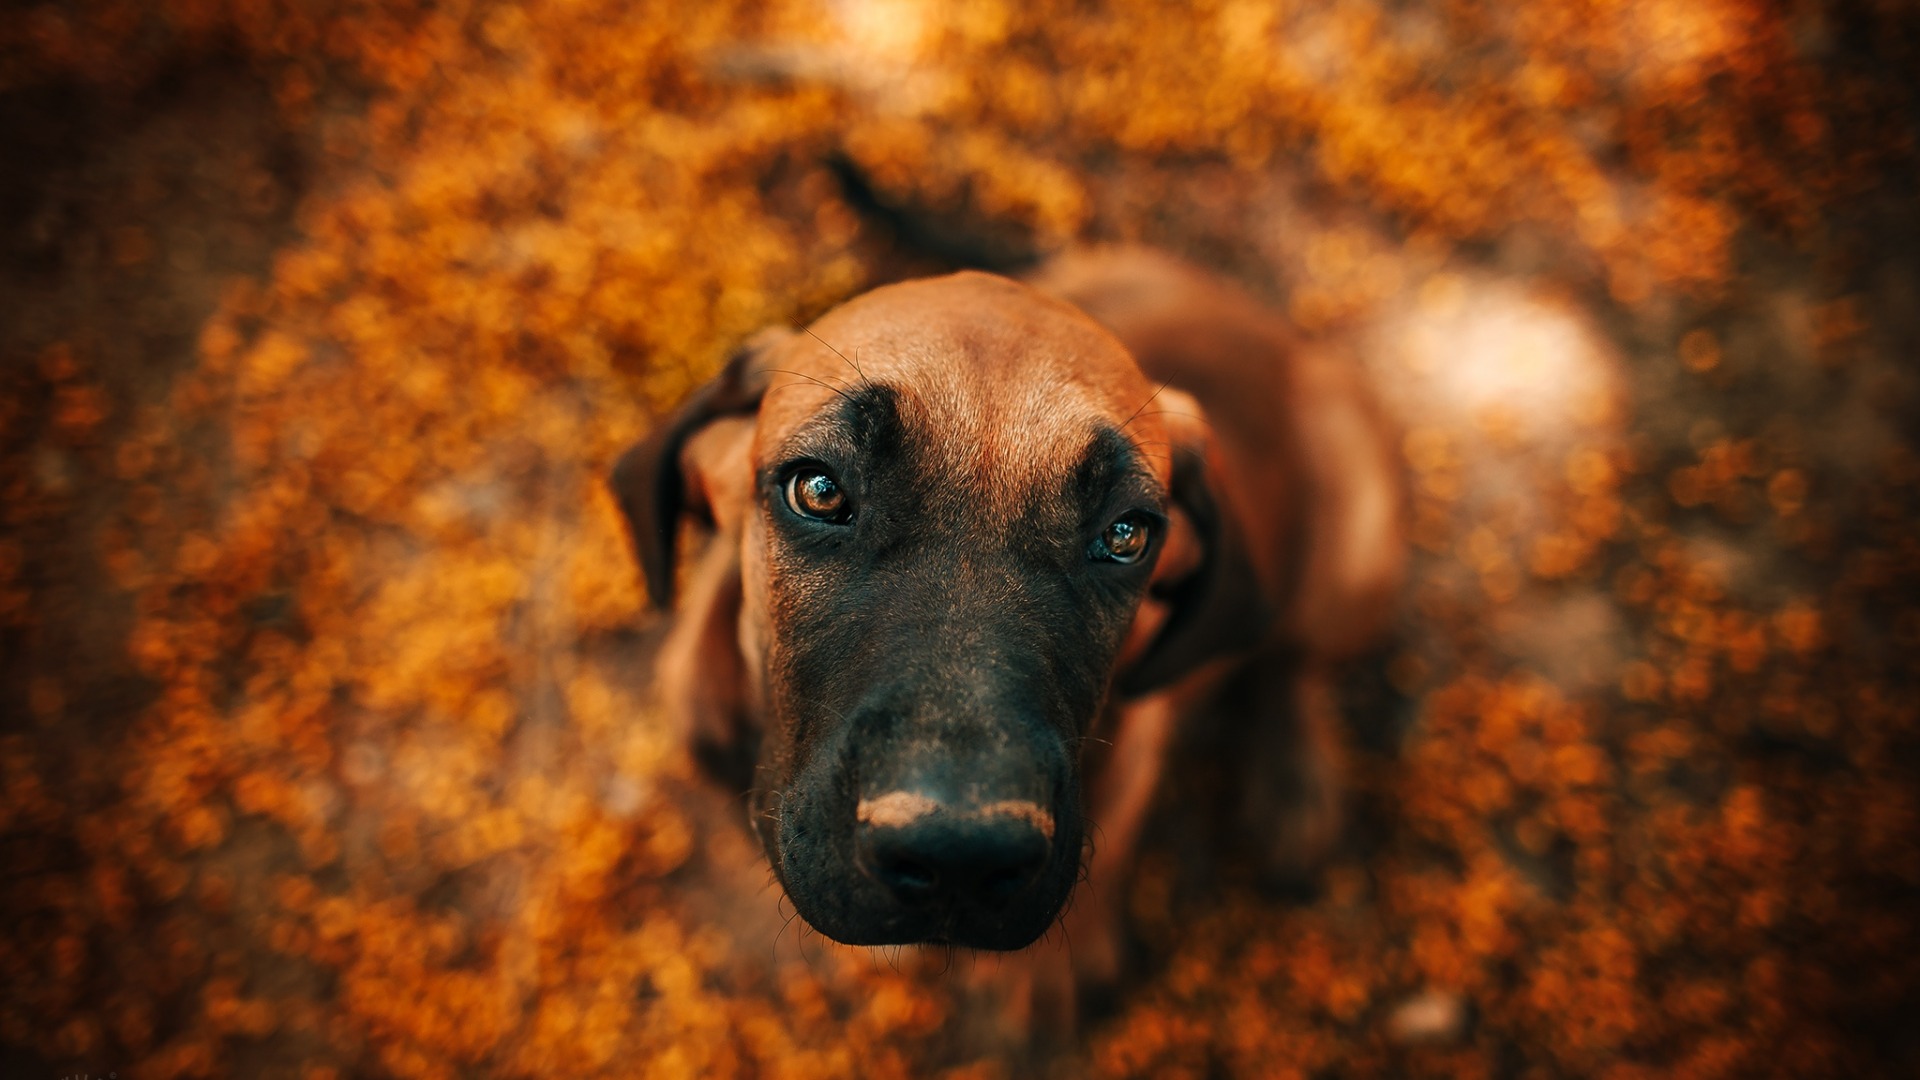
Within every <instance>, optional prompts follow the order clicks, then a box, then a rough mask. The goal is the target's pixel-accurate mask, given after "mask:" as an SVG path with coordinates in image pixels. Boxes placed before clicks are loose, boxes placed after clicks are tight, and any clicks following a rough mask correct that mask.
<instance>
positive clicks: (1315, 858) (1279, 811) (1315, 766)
mask: <svg viewBox="0 0 1920 1080" xmlns="http://www.w3.org/2000/svg"><path fill="white" fill-rule="evenodd" d="M1237 681H1238V680H1237ZM1243 695H1244V696H1243ZM1224 704H1227V705H1228V707H1229V708H1232V709H1233V710H1234V711H1235V712H1237V713H1239V716H1238V717H1235V718H1234V719H1235V720H1236V721H1237V723H1239V724H1243V725H1245V726H1244V727H1243V728H1242V729H1241V730H1242V731H1243V732H1244V744H1243V745H1244V747H1245V749H1246V754H1247V756H1246V758H1245V759H1244V760H1245V761H1246V763H1247V764H1246V774H1245V779H1244V780H1243V786H1242V788H1241V790H1242V791H1243V792H1244V798H1243V801H1242V813H1241V821H1242V825H1243V827H1244V828H1245V830H1246V835H1247V837H1248V838H1249V840H1250V842H1251V843H1250V846H1251V848H1252V854H1253V855H1254V857H1255V859H1256V861H1257V864H1258V866H1259V869H1260V870H1261V872H1262V874H1263V876H1264V877H1265V878H1266V879H1267V883H1268V884H1269V885H1271V886H1274V887H1276V888H1283V889H1289V890H1295V889H1303V888H1306V887H1307V886H1309V885H1310V883H1311V882H1312V880H1313V876H1314V874H1315V873H1316V872H1317V871H1318V870H1319V868H1320V867H1321V865H1322V864H1324V863H1325V862H1326V860H1327V858H1328V857H1329V856H1330V855H1332V853H1333V850H1334V848H1335V846H1336V845H1337V844H1338V843H1339V840H1340V835H1341V832H1342V830H1343V829H1344V827H1345V815H1344V812H1343V803H1344V798H1343V790H1342V789H1343V780H1342V777H1343V775H1344V757H1345V755H1344V754H1343V752H1342V742H1341V737H1340V709H1339V702H1338V699H1337V698H1336V697H1335V695H1334V692H1333V686H1332V681H1331V677H1330V676H1329V674H1328V672H1327V671H1326V670H1325V669H1324V668H1323V667H1322V666H1321V665H1319V664H1315V663H1313V662H1311V661H1301V660H1294V659H1290V658H1282V657H1267V658H1261V659H1257V660H1255V661H1253V662H1251V663H1250V664H1249V665H1248V668H1247V671H1246V673H1245V676H1244V681H1240V685H1238V686H1236V687H1235V688H1234V689H1233V690H1232V691H1230V692H1229V698H1228V701H1227V702H1225V703H1224ZM1230 715H1231V714H1230Z"/></svg>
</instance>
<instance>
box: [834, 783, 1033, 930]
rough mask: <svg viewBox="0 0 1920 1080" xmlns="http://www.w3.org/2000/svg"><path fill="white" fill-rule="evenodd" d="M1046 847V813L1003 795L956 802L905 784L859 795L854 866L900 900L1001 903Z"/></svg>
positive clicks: (1028, 878) (1026, 879) (1029, 878)
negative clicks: (976, 801)
mask: <svg viewBox="0 0 1920 1080" xmlns="http://www.w3.org/2000/svg"><path fill="white" fill-rule="evenodd" d="M1052 851H1053V815H1052V814H1051V813H1049V812H1048V811H1047V810H1046V809H1045V808H1043V807H1041V806H1039V805H1038V804H1036V803H1032V802H1028V801H1025V800H1008V801H1004V802H996V803H990V804H987V805H985V806H979V807H965V808H961V807H955V806H951V805H949V804H946V803H943V802H939V801H936V800H934V799H930V798H928V797H926V796H923V795H919V794H916V793H912V792H905V791H895V792H891V793H888V794H886V795H882V796H880V797H878V798H870V799H862V800H861V801H860V808H859V837H858V856H859V864H860V869H861V870H862V871H863V872H864V873H866V874H867V875H868V876H869V877H871V878H873V879H874V880H875V881H878V882H879V883H880V884H882V885H884V886H886V887H887V889H888V890H890V891H891V892H892V893H893V895H894V896H895V897H896V898H897V899H899V900H900V901H901V902H902V903H905V904H910V905H915V906H920V905H929V906H932V905H951V904H957V903H965V904H971V905H974V906H978V907H982V908H988V909H994V908H1001V907H1005V906H1006V905H1007V904H1008V903H1009V902H1011V901H1012V900H1013V899H1014V898H1015V897H1017V896H1019V895H1020V894H1021V893H1022V892H1023V891H1025V889H1026V888H1027V886H1029V885H1031V884H1033V882H1034V880H1035V879H1036V878H1038V877H1039V876H1040V872H1041V871H1042V870H1044V869H1045V868H1046V866H1047V862H1048V857H1049V856H1050V855H1051V854H1052Z"/></svg>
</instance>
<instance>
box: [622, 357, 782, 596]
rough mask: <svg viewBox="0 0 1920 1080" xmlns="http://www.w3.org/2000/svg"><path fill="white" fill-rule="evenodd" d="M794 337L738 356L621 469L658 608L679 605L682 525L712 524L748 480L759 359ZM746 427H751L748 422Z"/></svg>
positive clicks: (631, 525)
mask: <svg viewBox="0 0 1920 1080" xmlns="http://www.w3.org/2000/svg"><path fill="white" fill-rule="evenodd" d="M787 336H789V332H788V331H785V330H779V329H774V330H768V331H763V332H762V333H761V334H759V335H757V336H756V337H754V338H753V339H752V340H751V341H749V342H747V344H745V345H744V346H742V347H741V348H740V349H738V350H737V351H735V352H734V354H733V356H732V357H731V358H730V359H729V360H728V361H727V365H726V367H725V368H723V369H721V371H720V374H719V375H717V376H715V377H714V378H713V380H712V381H710V382H708V383H707V384H706V385H705V386H702V387H701V388H700V389H698V390H696V391H694V392H693V394H692V396H690V397H688V398H687V400H686V402H685V403H684V404H682V405H681V406H680V408H679V409H678V410H677V411H676V412H674V414H673V415H672V416H670V417H668V418H667V419H666V421H665V422H663V423H661V424H660V425H658V426H657V427H656V428H655V429H654V430H653V432H652V433H651V434H649V435H648V436H647V437H646V438H645V439H642V440H641V441H640V442H639V443H637V444H635V445H634V446H633V447H632V448H631V449H629V450H628V451H627V452H626V453H624V454H622V455H620V460H619V461H617V462H615V463H614V466H613V474H612V476H611V478H610V484H611V486H612V488H613V494H614V498H615V499H616V500H617V501H618V502H619V504H620V510H621V512H622V513H623V514H625V515H626V519H627V528H628V530H629V531H630V532H631V533H632V535H633V549H634V554H635V556H636V557H637V558H638V559H639V562H640V571H641V573H642V574H643V575H645V577H646V581H647V595H648V597H649V598H650V599H651V600H652V602H653V605H654V607H656V608H658V609H661V610H666V609H668V608H671V607H672V606H673V593H674V569H675V563H676V560H675V551H674V548H675V545H676V542H677V540H678V537H679V532H680V523H681V521H682V520H684V519H686V518H688V517H692V518H693V519H695V520H697V521H700V522H702V523H704V524H708V525H719V524H722V523H721V522H720V521H719V519H720V518H723V517H725V516H726V514H727V511H728V510H730V509H732V507H731V506H730V505H729V504H730V503H731V502H732V501H733V500H731V499H728V498H726V497H725V496H726V495H728V494H731V493H732V489H733V488H736V487H738V486H739V484H740V483H741V481H742V479H743V478H742V476H741V474H740V469H741V464H740V462H739V460H738V458H739V457H740V455H741V454H742V453H743V452H744V451H745V449H746V447H747V443H748V442H749V441H750V439H751V434H752V432H751V422H750V418H751V416H752V414H753V413H754V412H755V411H756V410H757V409H758V408H759V407H760V398H761V396H762V395H763V394H764V393H765V392H766V384H767V376H766V372H765V371H763V370H762V369H761V368H760V366H759V364H758V363H757V361H758V359H759V358H760V356H761V355H762V354H764V353H765V352H766V351H767V350H768V349H770V348H771V347H773V346H774V345H775V344H778V343H779V342H780V341H781V340H784V339H785V338H786V337H787ZM743 421H745V422H746V423H745V425H744V427H743V424H742V422H743Z"/></svg>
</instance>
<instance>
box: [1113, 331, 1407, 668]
mask: <svg viewBox="0 0 1920 1080" xmlns="http://www.w3.org/2000/svg"><path fill="white" fill-rule="evenodd" d="M1271 355H1273V359H1274V360H1276V361H1277V362H1279V363H1281V364H1283V365H1284V367H1283V370H1284V371H1285V372H1286V379H1287V382H1286V392H1285V393H1284V394H1281V395H1277V396H1275V397H1273V398H1270V399H1268V400H1269V401H1271V402H1272V403H1273V404H1274V405H1277V406H1278V408H1279V415H1277V416H1276V415H1272V414H1271V413H1263V414H1262V415H1261V416H1260V417H1259V419H1260V420H1261V421H1262V422H1261V423H1258V424H1256V423H1253V422H1250V421H1249V420H1248V418H1247V417H1245V416H1235V415H1234V413H1235V412H1236V411H1237V410H1235V409H1232V408H1224V409H1216V410H1214V411H1213V413H1212V414H1211V422H1210V423H1205V424H1200V425H1194V424H1170V425H1169V429H1170V430H1169V433H1170V434H1171V435H1172V436H1173V437H1174V439H1175V446H1176V450H1175V452H1174V459H1173V493H1172V494H1173V499H1174V504H1175V505H1174V509H1175V513H1174V515H1173V519H1174V520H1173V522H1172V528H1173V532H1174V535H1173V536H1172V537H1170V538H1169V540H1170V543H1173V544H1177V545H1178V547H1179V549H1180V550H1179V551H1178V552H1176V550H1174V549H1173V548H1172V547H1170V548H1169V549H1168V550H1165V551H1163V553H1162V560H1163V565H1162V566H1159V567H1156V568H1155V580H1154V585H1153V593H1152V599H1153V600H1154V601H1157V602H1160V603H1163V604H1165V605H1166V607H1167V609H1168V610H1167V612H1166V614H1165V617H1164V620H1163V621H1162V622H1161V624H1160V629H1159V630H1158V633H1157V634H1156V635H1155V636H1154V638H1153V640H1152V642H1151V644H1149V645H1147V646H1146V647H1145V648H1144V649H1143V650H1142V652H1141V653H1140V654H1139V659H1138V660H1136V661H1135V662H1134V663H1132V664H1131V665H1130V666H1129V667H1128V669H1127V671H1126V673H1125V674H1124V675H1123V677H1122V678H1121V681H1120V683H1119V689H1120V691H1121V692H1122V693H1123V694H1127V695H1129V696H1132V695H1138V694H1142V693H1146V692H1148V691H1151V690H1154V689H1157V688H1159V687H1162V686H1165V685H1167V684H1169V683H1172V682H1174V681H1177V680H1178V679H1180V678H1182V677H1184V676H1185V675H1186V674H1187V673H1189V672H1191V671H1193V670H1195V669H1196V668H1199V667H1201V666H1203V665H1205V664H1207V663H1209V662H1211V661H1214V660H1216V659H1221V658H1224V657H1228V656H1233V655H1236V654H1244V653H1246V652H1249V651H1251V650H1254V649H1256V648H1262V647H1268V646H1283V647H1286V648H1289V649H1292V650H1296V651H1297V652H1298V653H1300V654H1301V655H1302V656H1303V657H1306V658H1311V659H1316V660H1338V659H1343V658H1345V657H1349V656H1352V655H1355V654H1356V653H1359V652H1361V651H1363V650H1365V649H1367V648H1368V647H1370V646H1372V645H1373V644H1374V643H1375V642H1377V641H1378V640H1379V638H1380V637H1381V636H1382V633H1383V632H1384V631H1385V629H1386V628H1387V624H1388V623H1389V622H1390V620H1391V619H1392V615H1393V610H1394V604H1395V600H1396V598H1397V596H1398V593H1399V588H1400V582H1401V578H1402V575H1403V573H1404V570H1405V563H1406V528H1405V524H1404V521H1403V512H1404V511H1403V502H1404V494H1403V492H1402V489H1401V485H1400V480H1399V476H1400V473H1399V470H1398V468H1397V467H1396V463H1397V458H1396V457H1395V456H1394V455H1395V450H1394V442H1393V438H1392V435H1391V430H1392V429H1391V425H1389V424H1388V423H1387V422H1386V420H1385V418H1384V417H1382V416H1381V415H1380V413H1379V411H1378V409H1377V407H1376V406H1375V405H1374V403H1373V400H1372V398H1371V397H1370V396H1369V395H1368V393H1367V391H1366V388H1365V386H1364V385H1363V384H1362V382H1361V380H1360V376H1359V373H1358V371H1357V370H1355V368H1354V367H1353V366H1352V365H1350V364H1342V363H1340V362H1339V361H1338V360H1337V359H1334V358H1329V357H1327V356H1324V355H1322V354H1319V353H1315V352H1310V351H1307V350H1289V351H1288V352H1277V353H1275V354H1271ZM1192 408H1195V409H1196V410H1198V409H1201V408H1204V406H1203V405H1199V404H1197V403H1196V405H1195V406H1192ZM1183 429H1184V430H1183ZM1196 548H1197V549H1198V555H1197V556H1196V555H1195V554H1193V549H1196ZM1167 564H1170V565H1167Z"/></svg>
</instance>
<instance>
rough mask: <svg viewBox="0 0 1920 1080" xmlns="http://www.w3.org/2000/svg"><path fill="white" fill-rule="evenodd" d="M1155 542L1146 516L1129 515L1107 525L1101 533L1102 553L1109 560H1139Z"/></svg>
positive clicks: (1119, 561)
mask: <svg viewBox="0 0 1920 1080" xmlns="http://www.w3.org/2000/svg"><path fill="white" fill-rule="evenodd" d="M1152 542H1153V529H1152V528H1151V527H1150V526H1149V525H1148V524H1147V521H1146V519H1145V518H1141V517H1137V516H1132V515H1129V516H1127V517H1123V518H1121V519H1120V520H1118V521H1116V522H1114V523H1113V524H1111V525H1109V526H1107V531H1106V532H1104V533H1102V534H1100V554H1101V556H1102V557H1103V558H1105V559H1107V560H1108V561H1109V562H1117V563H1133V562H1139V561H1140V560H1141V558H1143V557H1144V556H1145V555H1146V553H1147V548H1148V546H1149V545H1150V544H1151V543H1152Z"/></svg>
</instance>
